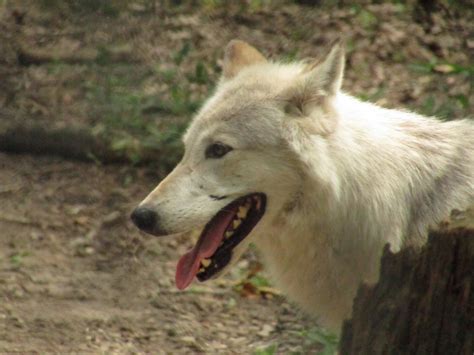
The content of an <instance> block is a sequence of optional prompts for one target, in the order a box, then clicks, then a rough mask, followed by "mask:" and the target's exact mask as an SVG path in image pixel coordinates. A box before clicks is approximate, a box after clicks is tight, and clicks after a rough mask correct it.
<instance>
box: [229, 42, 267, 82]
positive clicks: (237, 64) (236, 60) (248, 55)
mask: <svg viewBox="0 0 474 355" xmlns="http://www.w3.org/2000/svg"><path fill="white" fill-rule="evenodd" d="M266 61H267V60H266V59H265V57H264V56H263V54H262V53H260V52H259V51H258V50H256V49H255V48H254V47H252V46H251V45H250V44H248V43H247V42H244V41H241V40H238V39H234V40H232V41H230V42H229V44H228V45H227V47H226V48H225V54H224V65H223V70H222V73H223V77H224V78H225V79H231V78H233V77H234V76H236V75H237V74H238V73H239V72H240V71H241V70H242V69H243V68H245V67H247V66H250V65H253V64H257V63H264V62H266Z"/></svg>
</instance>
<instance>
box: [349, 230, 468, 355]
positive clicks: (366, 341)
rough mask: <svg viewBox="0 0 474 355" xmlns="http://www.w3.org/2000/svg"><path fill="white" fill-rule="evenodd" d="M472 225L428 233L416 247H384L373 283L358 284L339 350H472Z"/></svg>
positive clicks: (361, 352) (460, 352)
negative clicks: (395, 249) (425, 240)
mask: <svg viewBox="0 0 474 355" xmlns="http://www.w3.org/2000/svg"><path fill="white" fill-rule="evenodd" d="M473 274H474V228H470V227H457V228H451V229H447V228H445V229H443V230H439V231H435V232H431V233H430V235H429V239H428V243H427V245H426V246H425V247H424V248H423V249H422V250H420V251H416V250H414V249H405V250H403V251H401V252H399V253H397V254H393V253H391V252H390V250H389V248H388V246H387V247H386V248H385V250H384V254H383V257H382V263H381V271H380V279H379V282H378V283H377V284H375V285H373V286H367V285H363V286H361V287H360V289H359V291H358V294H357V296H356V298H355V300H354V306H353V314H352V319H351V320H348V321H346V322H345V324H344V326H343V330H342V338H341V344H340V354H344V355H345V354H364V355H365V354H397V355H399V354H430V355H431V354H440V355H441V354H443V355H448V354H463V355H464V354H465V355H472V354H473V353H474V290H473V285H474V277H473Z"/></svg>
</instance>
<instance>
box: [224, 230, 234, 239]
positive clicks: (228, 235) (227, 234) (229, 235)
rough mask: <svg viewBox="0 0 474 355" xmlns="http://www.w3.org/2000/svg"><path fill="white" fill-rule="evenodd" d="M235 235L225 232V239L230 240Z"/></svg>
mask: <svg viewBox="0 0 474 355" xmlns="http://www.w3.org/2000/svg"><path fill="white" fill-rule="evenodd" d="M233 234H234V232H231V231H227V232H225V237H226V238H230V237H232V235H233Z"/></svg>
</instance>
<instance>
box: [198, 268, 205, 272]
mask: <svg viewBox="0 0 474 355" xmlns="http://www.w3.org/2000/svg"><path fill="white" fill-rule="evenodd" d="M204 271H206V270H205V269H204V268H203V267H202V268H200V269H199V271H198V273H199V272H204Z"/></svg>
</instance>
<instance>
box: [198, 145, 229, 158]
mask: <svg viewBox="0 0 474 355" xmlns="http://www.w3.org/2000/svg"><path fill="white" fill-rule="evenodd" d="M231 150H232V147H229V146H228V145H225V144H222V143H213V144H210V145H208V146H207V148H206V153H205V155H206V158H211V159H219V158H222V157H223V156H224V155H226V154H227V153H229V152H230V151H231Z"/></svg>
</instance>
